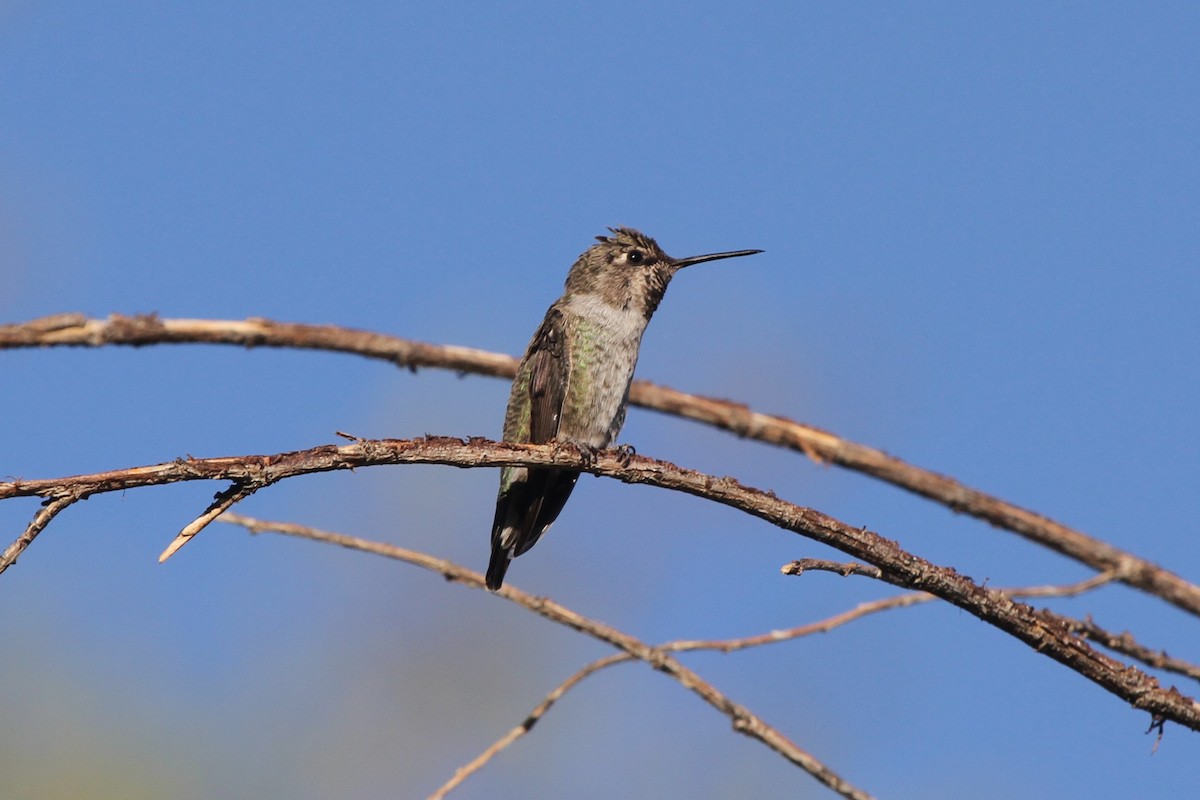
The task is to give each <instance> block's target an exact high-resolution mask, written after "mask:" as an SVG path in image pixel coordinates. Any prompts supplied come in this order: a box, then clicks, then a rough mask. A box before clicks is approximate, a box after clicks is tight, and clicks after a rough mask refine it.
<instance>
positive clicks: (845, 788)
mask: <svg viewBox="0 0 1200 800" xmlns="http://www.w3.org/2000/svg"><path fill="white" fill-rule="evenodd" d="M222 520H223V521H225V522H230V523H232V524H236V525H241V526H243V527H245V528H247V529H248V530H250V531H252V532H255V533H257V532H260V531H265V532H271V533H283V534H287V535H288V536H296V537H299V538H302V539H312V540H314V541H319V542H325V543H328V544H336V545H339V546H341V547H347V548H350V549H353V550H362V551H365V552H368V553H374V554H376V555H381V556H386V557H387V558H394V559H396V560H398V561H403V562H405V563H407V564H412V565H414V566H418V567H422V568H424V569H427V570H431V571H433V572H437V573H439V574H440V575H442V577H444V578H445V579H446V580H448V581H453V582H455V583H461V584H463V585H465V586H470V587H471V588H474V589H483V588H484V579H483V576H482V575H481V574H479V573H478V572H475V571H473V570H469V569H467V568H465V567H461V566H459V565H457V564H455V563H453V562H451V561H447V560H445V559H441V558H435V557H433V556H430V555H427V554H425V553H420V552H417V551H415V550H408V549H405V548H402V547H396V546H394V545H388V544H383V543H381V542H372V541H370V540H367V539H360V538H358V537H356V536H346V535H343V534H339V533H330V532H328V531H320V530H317V529H315V528H310V527H308V526H305V525H291V524H288V523H276V522H263V521H260V520H255V519H252V518H249V517H243V516H241V515H239V514H226V515H225V516H224V517H222ZM496 594H498V595H499V596H501V597H503V598H505V599H506V600H510V601H512V602H513V603H516V604H517V605H519V606H522V607H524V608H526V609H528V610H530V611H532V612H534V613H535V614H537V615H539V616H541V617H544V618H546V619H548V620H550V621H552V622H556V623H558V624H560V625H566V626H567V627H569V628H572V629H574V630H577V631H579V632H580V633H585V634H587V635H588V636H591V637H593V638H595V639H599V640H600V641H602V642H605V643H607V644H609V645H612V646H613V647H616V648H617V649H619V650H621V651H623V652H624V653H627V654H628V655H630V656H631V657H633V658H637V659H639V660H641V661H645V662H646V663H647V664H649V665H650V666H651V667H653V668H654V669H656V670H658V671H660V672H663V673H666V674H667V675H669V676H671V677H672V678H674V679H675V680H676V681H678V682H679V683H680V684H681V685H683V686H684V688H686V689H689V690H690V691H692V692H693V693H694V694H696V695H698V696H699V697H700V698H701V699H702V700H704V701H705V702H706V703H708V704H709V705H711V706H712V707H713V708H715V709H717V710H718V711H720V712H721V713H722V714H725V715H726V716H727V717H729V718H730V719H731V720H732V721H733V729H734V730H735V731H738V732H739V733H743V734H745V735H747V736H749V737H751V738H752V739H758V740H759V741H760V742H762V743H763V744H765V745H767V746H768V747H770V748H771V749H772V750H774V751H775V752H777V753H779V754H780V755H781V756H783V757H784V758H786V759H787V760H788V761H791V762H792V763H793V764H795V765H796V766H798V767H800V768H801V769H803V770H804V771H806V772H807V773H808V774H810V775H812V776H813V777H814V778H816V779H817V780H818V781H820V782H821V783H823V784H824V785H826V786H828V787H829V788H830V789H833V790H834V791H835V792H837V793H838V794H840V795H842V796H843V797H848V798H855V800H870V795H868V794H866V793H865V792H863V791H862V790H860V789H858V788H856V787H854V786H853V785H851V784H850V783H848V782H846V781H845V780H844V779H842V778H841V777H840V776H839V775H837V774H836V773H834V772H833V771H832V770H830V769H829V768H828V767H826V766H825V765H824V764H822V763H821V762H820V761H819V760H817V759H816V758H815V757H814V756H812V755H811V754H810V753H808V752H807V751H805V750H803V749H802V748H800V747H799V746H798V745H796V744H795V743H794V742H792V741H791V740H790V739H788V738H787V737H786V736H784V735H783V734H782V733H780V732H779V731H778V730H776V729H775V728H773V727H772V726H770V725H768V724H767V723H765V722H763V721H762V720H761V719H760V718H759V717H758V716H757V715H755V714H754V713H753V712H751V711H750V710H749V709H747V708H746V707H744V706H741V705H739V704H737V703H735V702H733V701H732V700H730V699H729V698H727V697H726V696H725V695H724V694H722V693H721V692H720V691H718V690H717V689H716V687H714V686H713V685H712V684H710V683H708V682H707V681H705V680H704V679H702V678H701V677H700V676H699V675H697V674H696V673H695V672H693V671H692V670H691V669H689V668H688V667H686V666H684V665H683V664H682V663H680V662H679V661H678V660H677V659H675V658H672V657H671V656H670V655H668V654H667V653H665V652H663V651H662V650H659V649H657V648H654V647H651V646H650V645H648V644H646V643H645V642H643V641H641V640H640V639H637V638H635V637H633V636H630V635H629V634H626V633H622V632H621V631H618V630H617V629H616V628H613V627H611V626H609V625H605V624H603V623H601V622H598V621H596V620H593V619H590V618H588V617H585V616H583V615H582V614H577V613H576V612H574V611H572V610H571V609H569V608H567V607H566V606H563V605H560V604H559V603H556V602H554V601H553V600H550V599H548V598H545V597H535V596H533V595H531V594H528V593H527V592H523V591H521V590H520V589H517V588H516V587H514V586H512V585H511V584H505V585H504V586H503V587H501V588H500V589H499V590H498V591H497V592H496ZM531 727H532V725H531ZM464 778H465V776H464Z"/></svg>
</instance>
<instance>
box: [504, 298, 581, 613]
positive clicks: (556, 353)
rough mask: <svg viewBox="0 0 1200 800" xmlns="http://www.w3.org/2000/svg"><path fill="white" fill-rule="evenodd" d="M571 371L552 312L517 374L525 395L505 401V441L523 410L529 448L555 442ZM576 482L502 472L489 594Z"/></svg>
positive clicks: (550, 474) (544, 473)
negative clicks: (525, 418) (523, 379)
mask: <svg viewBox="0 0 1200 800" xmlns="http://www.w3.org/2000/svg"><path fill="white" fill-rule="evenodd" d="M570 367H571V365H570V359H569V354H568V352H567V347H566V332H565V330H564V328H563V319H562V314H561V313H560V312H559V311H558V310H557V309H552V310H551V311H550V313H548V314H547V315H546V319H545V321H544V322H542V327H541V328H539V329H538V332H537V333H536V334H534V337H533V341H532V342H530V345H529V350H528V351H527V352H526V354H525V358H524V360H523V361H522V364H521V367H520V368H519V369H518V373H517V386H518V387H519V386H521V382H522V377H523V376H522V374H521V373H522V372H526V375H527V377H526V378H525V387H526V391H527V392H528V394H527V396H526V397H519V396H514V397H513V398H511V399H510V400H509V419H508V420H506V424H505V438H506V439H507V438H509V437H510V435H513V434H515V433H516V429H519V428H521V427H524V426H523V425H521V424H520V422H523V420H520V419H519V416H520V411H519V410H520V408H521V407H522V406H525V407H526V408H528V409H529V428H528V430H529V438H528V441H529V442H531V443H533V444H545V443H546V442H550V441H553V440H554V439H555V438H556V437H557V436H558V431H559V423H560V421H561V419H562V410H563V402H564V401H565V399H566V396H567V390H568V383H569V378H570V374H571V368H570ZM513 438H518V437H517V436H513ZM578 478H579V473H578V472H572V471H570V470H560V469H546V468H537V467H530V468H525V467H508V468H505V469H504V470H502V471H501V479H500V483H501V485H500V494H499V496H498V497H497V498H496V516H495V519H494V521H493V523H492V558H491V562H490V563H489V564H488V572H487V584H488V588H490V589H493V590H495V589H498V588H500V584H501V583H502V582H503V581H504V573H505V572H506V571H507V570H508V562H509V561H510V560H511V559H513V558H515V557H516V556H519V555H521V554H522V553H524V552H525V551H526V550H528V549H529V548H531V547H533V545H534V544H536V543H537V540H538V539H539V538H541V536H542V534H544V533H545V532H546V529H547V528H549V527H550V524H551V523H552V522H554V520H555V519H556V518H557V517H558V514H559V512H560V511H562V508H563V505H565V504H566V502H567V498H568V497H570V495H571V490H572V489H574V488H575V481H576V480H577V479H578Z"/></svg>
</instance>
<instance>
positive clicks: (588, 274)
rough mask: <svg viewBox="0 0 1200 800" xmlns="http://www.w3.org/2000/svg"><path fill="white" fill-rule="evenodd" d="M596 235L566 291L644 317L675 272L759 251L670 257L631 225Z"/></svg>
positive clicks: (660, 295)
mask: <svg viewBox="0 0 1200 800" xmlns="http://www.w3.org/2000/svg"><path fill="white" fill-rule="evenodd" d="M609 231H611V232H612V236H597V237H596V241H597V244H594V245H592V246H591V247H589V248H588V249H587V250H585V251H584V253H583V255H581V256H580V257H579V260H577V261H576V262H575V265H574V266H573V267H571V272H570V273H569V274H568V275H567V294H568V295H573V294H575V295H580V294H592V295H598V296H599V297H600V298H602V299H603V300H604V302H606V303H608V304H609V305H611V306H613V307H614V308H623V309H627V308H631V307H632V308H637V309H639V310H641V311H642V312H643V313H644V314H645V315H646V317H647V318H649V317H650V315H651V314H653V313H654V310H655V309H656V308H658V304H659V302H660V301H661V300H662V298H663V295H664V294H665V293H666V291H667V284H668V283H670V282H671V278H672V277H674V275H675V273H676V272H678V271H679V270H681V269H683V268H684V267H687V266H690V265H692V264H699V263H701V262H704V261H715V260H716V259H719V258H733V257H735V256H748V255H752V254H754V253H761V252H762V251H761V250H736V251H732V252H728V253H710V254H708V255H703V256H691V257H689V258H671V257H670V256H669V255H667V254H666V253H664V252H663V250H662V248H661V247H659V246H658V242H656V241H654V240H653V239H651V238H650V237H649V236H647V235H646V234H644V233H642V232H641V231H636V230H634V229H633V228H609Z"/></svg>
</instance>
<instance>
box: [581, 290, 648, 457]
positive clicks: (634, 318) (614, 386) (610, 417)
mask: <svg viewBox="0 0 1200 800" xmlns="http://www.w3.org/2000/svg"><path fill="white" fill-rule="evenodd" d="M560 308H561V310H562V312H563V315H564V318H565V322H566V327H567V331H568V335H567V339H568V352H569V354H570V356H569V358H570V363H571V367H570V374H569V378H568V383H567V391H566V396H565V398H564V400H563V413H562V419H561V422H560V426H559V438H563V439H570V440H574V441H578V442H584V443H586V444H588V445H590V446H592V447H607V446H608V445H609V444H611V443H612V440H613V439H614V438H616V436H617V434H618V433H619V432H620V430H621V426H622V425H623V424H624V422H625V408H626V405H627V404H628V400H629V385H630V383H631V382H632V381H633V371H634V368H635V367H636V366H637V359H638V350H639V349H640V347H641V343H642V334H643V333H644V332H645V330H646V323H647V319H646V317H645V315H644V314H643V313H642V312H641V311H639V310H636V309H630V308H620V307H615V306H613V305H610V304H609V303H606V302H605V301H604V300H602V299H600V298H598V297H596V296H594V295H582V296H574V297H570V298H567V299H565V300H564V301H563V302H562V305H561V306H560Z"/></svg>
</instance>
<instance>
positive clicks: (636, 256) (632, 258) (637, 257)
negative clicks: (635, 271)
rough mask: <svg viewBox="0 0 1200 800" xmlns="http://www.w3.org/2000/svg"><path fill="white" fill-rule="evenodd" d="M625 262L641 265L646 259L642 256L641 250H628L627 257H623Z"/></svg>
mask: <svg viewBox="0 0 1200 800" xmlns="http://www.w3.org/2000/svg"><path fill="white" fill-rule="evenodd" d="M625 260H626V261H628V262H629V263H630V264H641V263H643V262H645V260H646V257H645V256H644V255H642V251H641V250H630V251H629V255H627V256H626V257H625Z"/></svg>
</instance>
